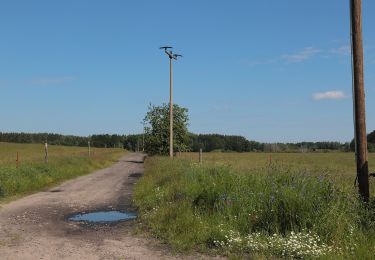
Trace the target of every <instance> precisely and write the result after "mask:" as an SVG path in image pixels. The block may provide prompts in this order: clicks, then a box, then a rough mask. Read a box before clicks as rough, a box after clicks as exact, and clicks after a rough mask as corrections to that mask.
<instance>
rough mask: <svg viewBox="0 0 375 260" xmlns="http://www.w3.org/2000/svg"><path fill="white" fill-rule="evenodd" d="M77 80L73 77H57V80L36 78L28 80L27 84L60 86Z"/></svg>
mask: <svg viewBox="0 0 375 260" xmlns="http://www.w3.org/2000/svg"><path fill="white" fill-rule="evenodd" d="M73 80H75V77H72V76H65V77H57V78H36V79H31V80H26V83H28V84H32V85H59V84H64V83H68V82H71V81H73Z"/></svg>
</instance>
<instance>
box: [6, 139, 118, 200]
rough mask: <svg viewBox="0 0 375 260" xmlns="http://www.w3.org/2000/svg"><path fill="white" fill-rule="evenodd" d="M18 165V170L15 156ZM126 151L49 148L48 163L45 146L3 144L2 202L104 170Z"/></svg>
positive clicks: (64, 147) (63, 147)
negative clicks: (88, 154) (89, 154)
mask: <svg viewBox="0 0 375 260" xmlns="http://www.w3.org/2000/svg"><path fill="white" fill-rule="evenodd" d="M17 152H18V153H19V160H20V162H19V166H18V168H16V161H15V160H16V154H17ZM124 154H125V151H124V150H122V149H99V148H94V149H92V152H91V157H90V158H89V157H88V156H87V148H84V147H66V146H54V145H50V146H49V160H48V163H47V164H46V163H45V162H44V146H43V145H39V144H12V143H0V201H7V200H10V199H13V198H17V197H19V196H22V195H26V194H30V193H32V192H35V191H39V190H42V189H45V188H48V187H51V186H53V185H56V184H58V183H60V182H62V181H64V180H67V179H71V178H74V177H77V176H81V175H85V174H88V173H90V172H92V171H94V170H97V169H101V168H105V167H107V166H109V165H111V164H113V163H114V162H116V160H117V159H118V158H120V156H121V155H124Z"/></svg>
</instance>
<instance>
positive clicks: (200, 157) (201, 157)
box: [199, 148, 203, 163]
mask: <svg viewBox="0 0 375 260" xmlns="http://www.w3.org/2000/svg"><path fill="white" fill-rule="evenodd" d="M202 162H203V156H202V148H200V149H199V163H202Z"/></svg>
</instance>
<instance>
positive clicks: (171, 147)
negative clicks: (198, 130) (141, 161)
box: [160, 46, 182, 158]
mask: <svg viewBox="0 0 375 260" xmlns="http://www.w3.org/2000/svg"><path fill="white" fill-rule="evenodd" d="M172 48H173V47H169V46H164V47H160V49H164V52H165V54H167V55H168V57H169V157H171V158H173V102H172V59H175V60H177V58H178V57H182V55H179V54H173V52H172V51H168V49H172Z"/></svg>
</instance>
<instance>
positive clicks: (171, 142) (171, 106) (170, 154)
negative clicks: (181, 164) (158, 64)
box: [169, 57, 173, 158]
mask: <svg viewBox="0 0 375 260" xmlns="http://www.w3.org/2000/svg"><path fill="white" fill-rule="evenodd" d="M172 94H173V93H172V58H171V57H169V157H171V158H172V157H173V103H172Z"/></svg>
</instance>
